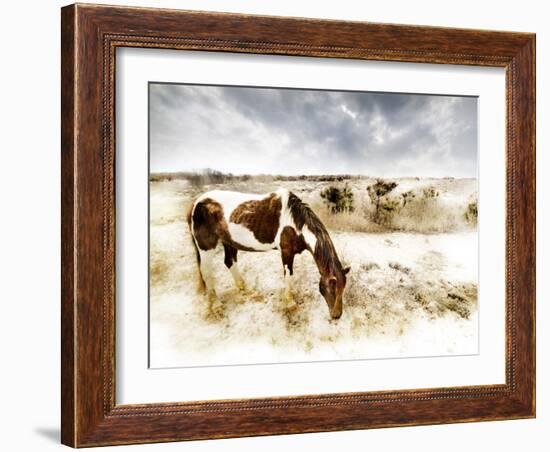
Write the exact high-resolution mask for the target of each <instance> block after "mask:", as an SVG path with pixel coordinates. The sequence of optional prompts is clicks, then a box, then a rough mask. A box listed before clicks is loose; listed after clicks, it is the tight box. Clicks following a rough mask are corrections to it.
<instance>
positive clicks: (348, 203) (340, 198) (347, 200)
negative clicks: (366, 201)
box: [320, 184, 354, 213]
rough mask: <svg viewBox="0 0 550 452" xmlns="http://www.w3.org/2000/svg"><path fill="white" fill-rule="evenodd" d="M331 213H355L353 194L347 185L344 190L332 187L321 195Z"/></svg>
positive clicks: (327, 188)
mask: <svg viewBox="0 0 550 452" xmlns="http://www.w3.org/2000/svg"><path fill="white" fill-rule="evenodd" d="M320 195H321V198H322V199H323V202H324V203H325V205H326V206H327V207H328V208H329V210H330V211H331V213H342V212H348V213H349V212H353V210H354V206H353V192H352V191H351V189H350V188H349V187H348V185H347V184H346V185H345V186H344V187H343V188H339V187H335V186H334V185H330V186H328V187H326V188H325V189H324V190H322V191H321V193H320Z"/></svg>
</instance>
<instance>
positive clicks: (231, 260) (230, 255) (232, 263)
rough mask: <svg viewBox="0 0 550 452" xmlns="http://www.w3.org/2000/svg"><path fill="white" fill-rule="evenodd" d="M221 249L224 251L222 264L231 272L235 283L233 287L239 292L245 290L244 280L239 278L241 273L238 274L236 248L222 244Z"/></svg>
mask: <svg viewBox="0 0 550 452" xmlns="http://www.w3.org/2000/svg"><path fill="white" fill-rule="evenodd" d="M223 249H224V251H225V258H224V263H225V266H226V267H227V268H228V269H229V271H230V272H231V275H232V276H233V279H234V281H235V285H236V286H237V288H238V289H239V290H245V284H244V279H243V277H242V276H241V273H240V272H239V268H238V266H237V248H234V247H232V246H231V245H226V244H225V243H224V244H223Z"/></svg>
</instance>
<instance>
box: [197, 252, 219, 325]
mask: <svg viewBox="0 0 550 452" xmlns="http://www.w3.org/2000/svg"><path fill="white" fill-rule="evenodd" d="M215 253H216V248H214V249H211V250H207V251H204V250H200V255H201V263H200V271H201V275H202V279H203V280H204V284H205V286H206V294H207V296H208V304H209V309H210V311H211V312H212V313H213V314H219V311H220V310H221V308H222V304H221V302H220V300H219V299H218V296H217V295H216V280H215V277H214V268H213V260H214V255H215Z"/></svg>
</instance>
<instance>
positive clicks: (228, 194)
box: [193, 189, 288, 251]
mask: <svg viewBox="0 0 550 452" xmlns="http://www.w3.org/2000/svg"><path fill="white" fill-rule="evenodd" d="M287 199H288V191H287V190H284V189H281V190H277V191H274V192H270V193H265V194H255V193H243V192H238V191H229V190H212V191H208V192H205V193H203V194H202V195H201V196H199V198H197V200H196V201H195V203H194V205H193V211H194V212H195V214H193V218H195V217H196V216H197V215H196V214H197V213H199V212H201V213H203V212H210V211H211V212H212V213H213V214H212V215H215V216H217V217H218V218H215V219H214V218H209V219H201V221H206V222H210V221H212V220H215V221H220V220H221V218H220V216H222V215H223V220H224V227H225V228H226V229H227V233H228V234H229V237H230V239H231V241H233V242H234V243H235V244H237V245H240V246H242V247H243V248H246V249H251V250H252V249H253V250H258V251H264V250H267V249H272V248H273V247H276V246H277V244H276V238H277V236H278V233H279V226H280V224H281V222H280V218H281V215H282V212H283V211H284V209H285V207H286V202H287Z"/></svg>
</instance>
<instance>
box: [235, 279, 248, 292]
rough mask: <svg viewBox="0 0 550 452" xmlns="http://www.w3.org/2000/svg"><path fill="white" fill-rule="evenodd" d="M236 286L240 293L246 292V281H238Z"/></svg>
mask: <svg viewBox="0 0 550 452" xmlns="http://www.w3.org/2000/svg"><path fill="white" fill-rule="evenodd" d="M236 285H237V289H239V291H240V292H246V284H245V283H244V281H238V282H237V283H236Z"/></svg>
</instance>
